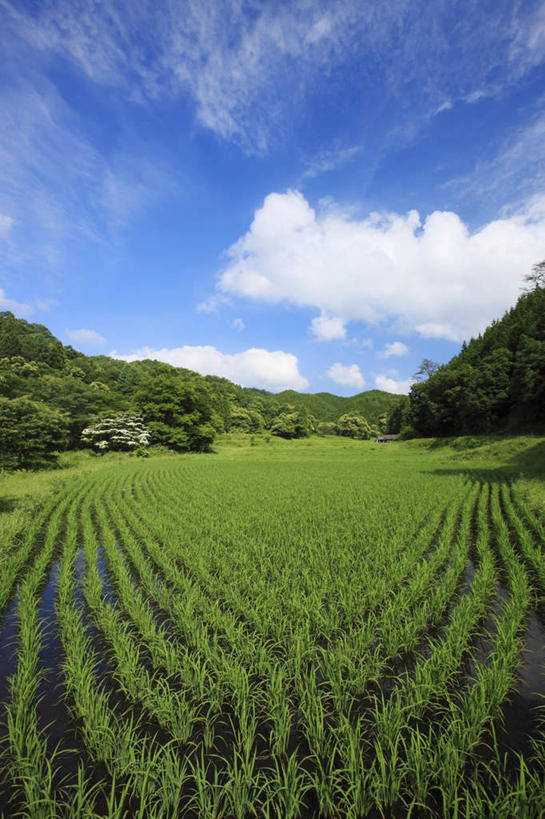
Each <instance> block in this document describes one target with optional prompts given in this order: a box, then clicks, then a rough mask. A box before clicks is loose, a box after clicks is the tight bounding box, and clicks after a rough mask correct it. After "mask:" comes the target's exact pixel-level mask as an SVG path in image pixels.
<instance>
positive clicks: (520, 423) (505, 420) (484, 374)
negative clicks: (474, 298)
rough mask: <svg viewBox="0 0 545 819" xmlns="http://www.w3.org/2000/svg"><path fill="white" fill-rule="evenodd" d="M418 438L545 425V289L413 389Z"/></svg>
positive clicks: (522, 302)
mask: <svg viewBox="0 0 545 819" xmlns="http://www.w3.org/2000/svg"><path fill="white" fill-rule="evenodd" d="M409 421H410V423H411V425H412V427H413V429H414V430H415V432H416V433H417V435H458V434H465V433H473V432H490V431H501V430H511V431H515V430H519V429H536V430H539V429H542V428H543V427H544V426H545V289H543V288H542V287H538V288H536V289H535V290H534V291H533V292H531V293H525V294H524V295H522V296H521V297H520V298H519V300H518V302H517V304H516V305H515V306H514V307H513V308H512V309H511V310H509V311H508V312H507V313H506V314H505V315H504V316H503V318H502V319H501V320H499V321H494V322H492V324H491V325H490V326H489V327H487V329H486V330H485V331H484V333H482V334H481V335H479V336H478V337H477V338H475V339H471V341H470V342H469V343H467V344H466V343H464V345H463V347H462V350H461V352H460V353H459V354H458V355H457V356H455V357H454V358H452V359H451V360H450V361H449V362H448V364H445V365H444V366H442V367H441V368H440V369H439V370H438V371H437V372H436V373H435V374H434V375H432V376H431V377H430V378H429V379H428V380H427V381H425V382H422V383H419V384H415V385H413V387H412V389H411V394H410V409H409Z"/></svg>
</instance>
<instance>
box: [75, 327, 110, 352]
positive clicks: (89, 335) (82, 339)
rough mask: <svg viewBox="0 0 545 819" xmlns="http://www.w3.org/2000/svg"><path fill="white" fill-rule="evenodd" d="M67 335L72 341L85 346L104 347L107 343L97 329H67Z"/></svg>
mask: <svg viewBox="0 0 545 819" xmlns="http://www.w3.org/2000/svg"><path fill="white" fill-rule="evenodd" d="M65 332H66V335H67V336H68V338H69V339H70V341H75V342H77V343H78V344H82V345H83V346H85V347H104V346H105V345H106V344H107V341H106V339H105V338H104V336H102V335H101V334H100V333H97V331H96V330H86V329H84V328H82V329H80V330H66V331H65Z"/></svg>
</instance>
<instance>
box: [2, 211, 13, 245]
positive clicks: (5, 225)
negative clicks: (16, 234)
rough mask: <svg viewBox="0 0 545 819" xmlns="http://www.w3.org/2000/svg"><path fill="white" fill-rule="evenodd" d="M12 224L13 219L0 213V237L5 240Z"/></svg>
mask: <svg viewBox="0 0 545 819" xmlns="http://www.w3.org/2000/svg"><path fill="white" fill-rule="evenodd" d="M14 223H15V219H14V218H13V217H12V216H8V215H7V213H0V237H2V238H3V239H7V238H8V236H9V234H10V233H11V229H12V227H13V225H14Z"/></svg>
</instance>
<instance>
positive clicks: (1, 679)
mask: <svg viewBox="0 0 545 819" xmlns="http://www.w3.org/2000/svg"><path fill="white" fill-rule="evenodd" d="M18 605H19V600H18V598H17V596H15V599H14V600H13V602H12V604H11V606H10V607H9V609H8V610H7V612H6V614H5V615H4V617H3V619H2V622H1V625H0V703H4V702H6V700H7V699H8V696H9V678H10V677H12V676H13V674H14V673H15V671H16V669H17V646H16V641H17V626H18V623H19V621H18V619H17V607H18ZM2 716H3V709H2Z"/></svg>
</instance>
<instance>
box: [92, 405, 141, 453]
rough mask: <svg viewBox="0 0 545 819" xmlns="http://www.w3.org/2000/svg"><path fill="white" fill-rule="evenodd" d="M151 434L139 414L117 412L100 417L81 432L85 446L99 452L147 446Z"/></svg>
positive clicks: (122, 450)
mask: <svg viewBox="0 0 545 819" xmlns="http://www.w3.org/2000/svg"><path fill="white" fill-rule="evenodd" d="M150 438H151V434H150V431H149V430H148V429H147V427H146V426H145V425H144V423H143V421H142V419H141V418H140V417H139V416H138V415H131V414H129V413H117V414H116V415H107V416H106V417H103V418H100V419H98V421H97V422H96V423H95V424H93V426H90V427H86V429H84V430H83V432H82V433H81V441H82V443H83V445H84V446H90V447H92V448H93V449H95V450H97V451H98V452H108V451H112V452H129V451H131V450H137V449H138V448H141V447H146V446H147V445H148V444H149V442H150Z"/></svg>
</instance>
